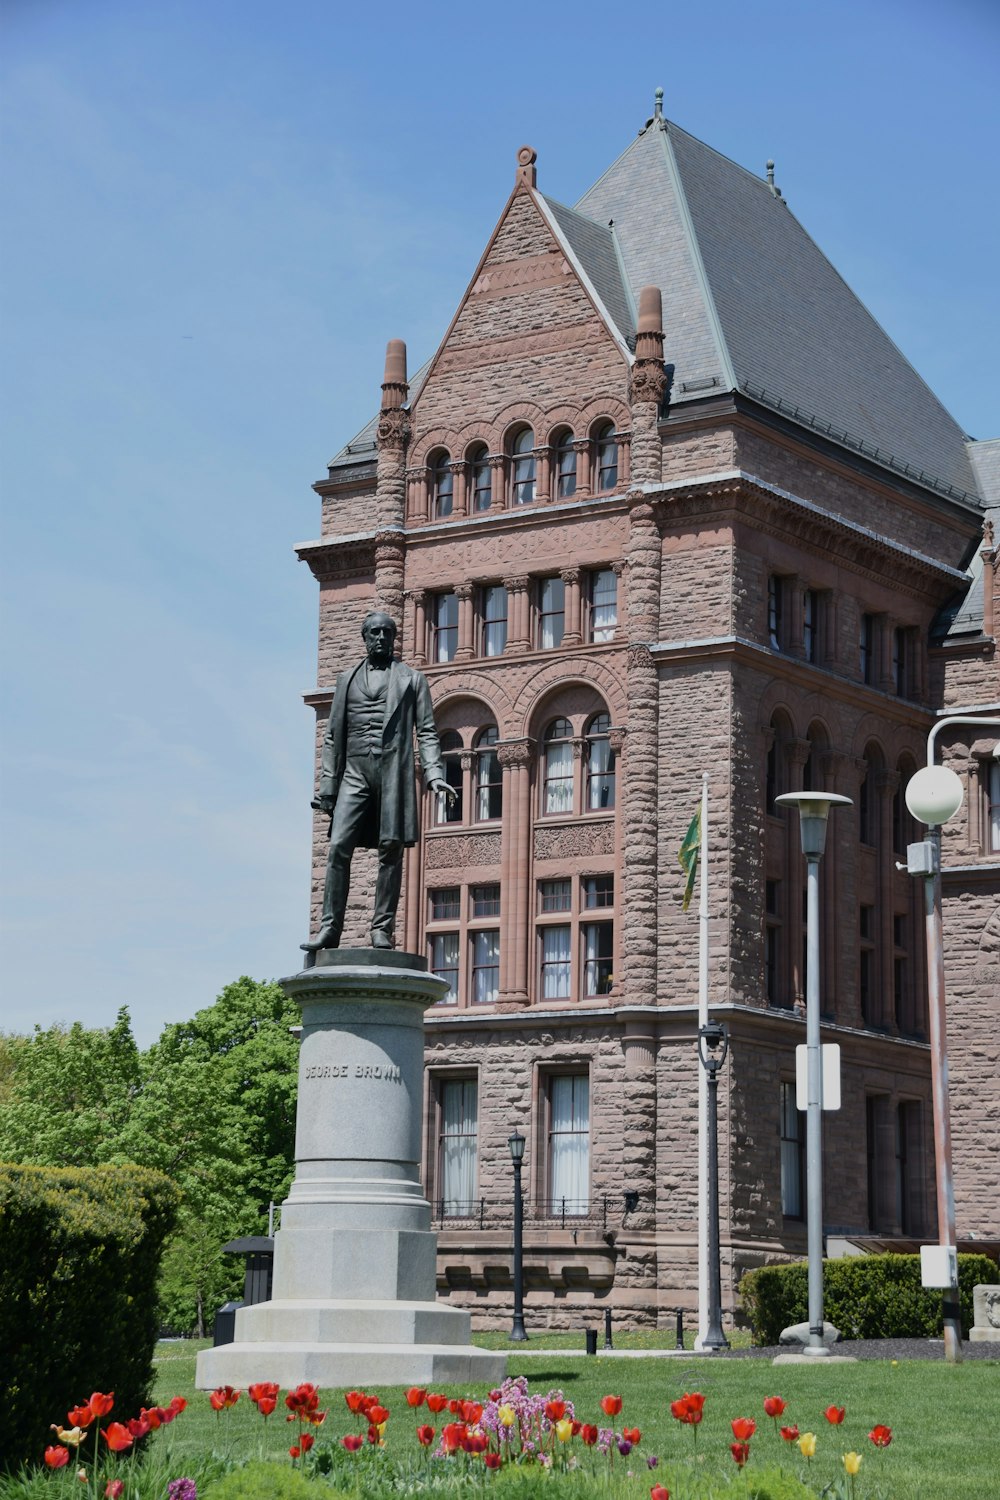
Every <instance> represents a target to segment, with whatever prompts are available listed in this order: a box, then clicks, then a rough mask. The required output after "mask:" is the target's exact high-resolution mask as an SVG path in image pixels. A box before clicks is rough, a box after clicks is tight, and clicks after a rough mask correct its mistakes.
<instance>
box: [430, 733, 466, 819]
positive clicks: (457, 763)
mask: <svg viewBox="0 0 1000 1500" xmlns="http://www.w3.org/2000/svg"><path fill="white" fill-rule="evenodd" d="M441 764H442V766H443V768H444V779H445V781H446V782H447V783H448V785H449V786H450V787H454V789H455V791H456V793H457V794H458V795H457V797H456V799H455V802H454V804H453V805H452V806H451V807H449V805H448V799H447V798H446V797H445V796H444V794H443V793H439V794H438V795H437V796H436V797H435V799H434V821H435V823H437V824H439V825H440V824H442V823H461V821H462V815H463V807H462V736H461V735H460V734H459V733H458V732H457V731H456V730H454V729H446V730H445V732H444V734H442V736H441Z"/></svg>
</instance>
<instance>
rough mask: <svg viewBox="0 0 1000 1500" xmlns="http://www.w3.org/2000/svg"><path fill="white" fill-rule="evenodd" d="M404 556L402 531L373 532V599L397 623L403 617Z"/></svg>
mask: <svg viewBox="0 0 1000 1500" xmlns="http://www.w3.org/2000/svg"><path fill="white" fill-rule="evenodd" d="M405 557H406V553H405V548H404V543H403V533H402V531H377V532H376V533H375V599H376V603H377V606H378V608H379V609H384V610H385V611H386V613H387V614H390V615H391V616H392V618H393V619H394V620H395V621H397V623H399V622H400V621H402V618H403V569H404V564H405Z"/></svg>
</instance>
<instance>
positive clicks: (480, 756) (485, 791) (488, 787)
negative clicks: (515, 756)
mask: <svg viewBox="0 0 1000 1500" xmlns="http://www.w3.org/2000/svg"><path fill="white" fill-rule="evenodd" d="M499 739H500V735H499V732H498V730H497V727H496V725H495V724H491V725H490V726H489V728H488V729H484V730H482V732H481V733H480V734H479V735H478V736H477V738H476V822H477V823H488V822H492V821H493V820H494V819H496V818H499V817H501V816H502V814H503V772H502V771H501V769H500V757H499V755H498V754H497V752H496V749H495V746H496V745H497V743H498V742H499Z"/></svg>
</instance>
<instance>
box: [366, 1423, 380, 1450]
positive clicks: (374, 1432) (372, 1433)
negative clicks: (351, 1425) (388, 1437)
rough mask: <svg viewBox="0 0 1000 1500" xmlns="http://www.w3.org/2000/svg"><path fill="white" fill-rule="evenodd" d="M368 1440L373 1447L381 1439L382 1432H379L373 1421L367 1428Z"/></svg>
mask: <svg viewBox="0 0 1000 1500" xmlns="http://www.w3.org/2000/svg"><path fill="white" fill-rule="evenodd" d="M368 1441H369V1442H370V1443H371V1445H372V1447H373V1448H374V1447H375V1445H376V1444H377V1443H380V1442H381V1441H382V1434H381V1433H380V1432H379V1430H378V1428H377V1427H376V1426H375V1424H374V1423H372V1424H371V1426H370V1427H369V1428H368Z"/></svg>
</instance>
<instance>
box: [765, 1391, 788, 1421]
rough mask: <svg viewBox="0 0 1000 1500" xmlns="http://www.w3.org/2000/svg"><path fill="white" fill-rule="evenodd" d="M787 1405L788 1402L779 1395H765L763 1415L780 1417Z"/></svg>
mask: <svg viewBox="0 0 1000 1500" xmlns="http://www.w3.org/2000/svg"><path fill="white" fill-rule="evenodd" d="M787 1405H788V1402H787V1401H782V1399H781V1397H780V1396H765V1397H764V1415H765V1417H775V1418H777V1417H780V1416H781V1414H782V1412H783V1411H784V1410H785V1407H786V1406H787Z"/></svg>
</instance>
